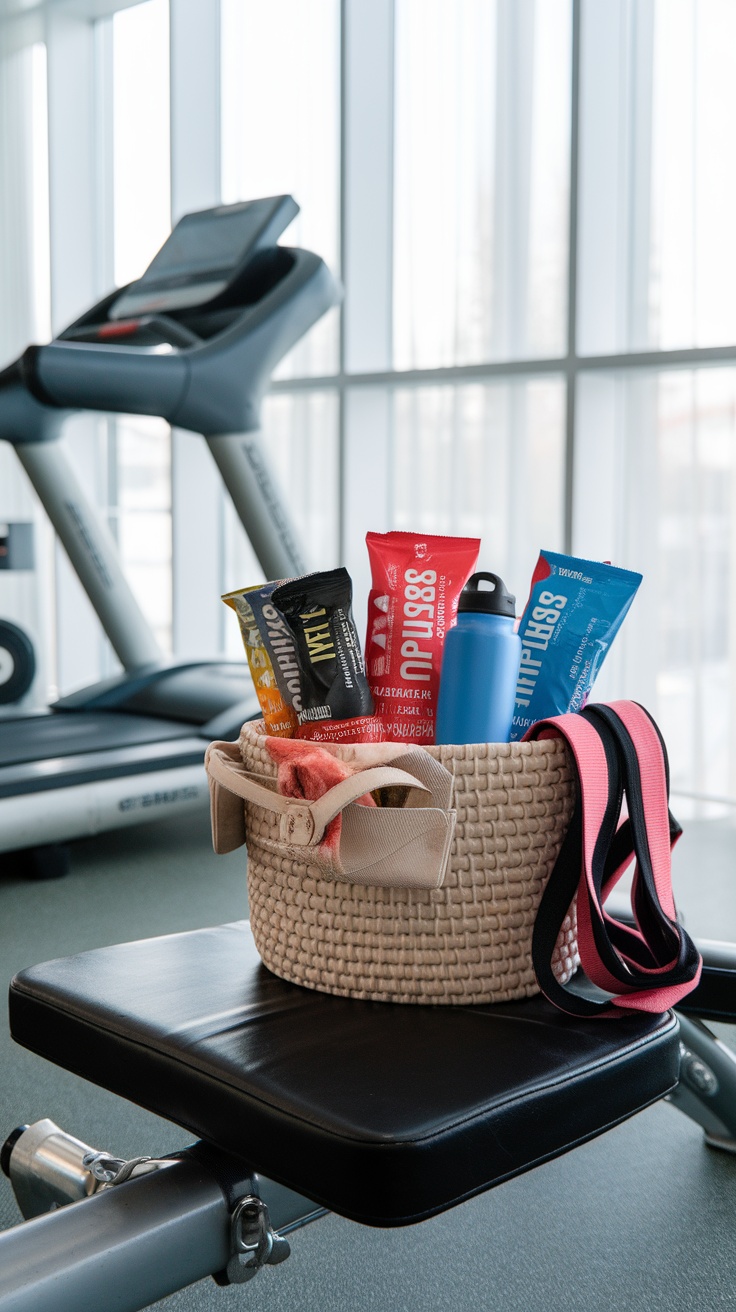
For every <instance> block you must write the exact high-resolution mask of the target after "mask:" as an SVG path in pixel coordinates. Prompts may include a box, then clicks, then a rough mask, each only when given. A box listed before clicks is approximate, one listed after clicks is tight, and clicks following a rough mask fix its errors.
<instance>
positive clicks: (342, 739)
mask: <svg viewBox="0 0 736 1312" xmlns="http://www.w3.org/2000/svg"><path fill="white" fill-rule="evenodd" d="M294 737H295V738H308V739H310V740H311V741H312V742H317V743H382V742H383V741H384V730H383V724H382V722H381V720H380V719H379V718H378V716H377V715H355V716H353V718H352V719H351V720H314V721H312V722H307V723H305V724H300V725H299V728H298V729H297V730H296V733H295V735H294Z"/></svg>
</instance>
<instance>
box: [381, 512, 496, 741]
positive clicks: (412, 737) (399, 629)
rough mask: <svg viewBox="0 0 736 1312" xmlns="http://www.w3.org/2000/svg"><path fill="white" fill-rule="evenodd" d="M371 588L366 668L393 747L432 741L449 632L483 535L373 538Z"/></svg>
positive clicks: (417, 534)
mask: <svg viewBox="0 0 736 1312" xmlns="http://www.w3.org/2000/svg"><path fill="white" fill-rule="evenodd" d="M366 543H367V546H368V555H369V557H370V564H371V579H372V587H371V593H370V596H369V598H368V629H367V633H366V668H367V671H368V682H369V684H370V689H371V692H372V693H373V700H374V702H375V704H376V714H377V715H378V716H379V717H380V719H381V720H382V722H383V729H384V736H385V739H386V741H387V742H405V741H406V742H413V743H433V742H434V737H435V714H436V708H437V693H438V690H439V683H440V669H441V666H442V651H443V648H444V644H445V634H446V633H447V630H448V629H450V628H452V626H453V624H454V623H455V620H456V618H457V604H458V601H459V599H460V593H461V592H462V589H463V586H464V584H465V583H466V581H467V579H468V578H469V577H470V575H471V574H472V573H473V570H474V569H475V566H476V563H477V560H478V551H479V550H480V539H479V538H451V537H434V536H431V535H427V534H426V533H425V534H420V533H400V532H396V533H369V534H368V535H367V536H366Z"/></svg>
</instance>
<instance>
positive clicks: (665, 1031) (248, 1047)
mask: <svg viewBox="0 0 736 1312" xmlns="http://www.w3.org/2000/svg"><path fill="white" fill-rule="evenodd" d="M698 947H699V948H700V949H701V951H702V953H703V957H704V961H705V966H704V971H703V978H702V981H701V983H700V985H699V987H698V989H697V990H696V991H695V992H694V993H692V994H691V995H690V996H689V997H688V998H687V1014H685V1011H684V1008H683V1010H681V1011H678V1014H674V1013H672V1012H665V1013H664V1014H662V1015H646V1014H644V1013H635V1014H631V1015H629V1016H626V1017H625V1018H622V1019H621V1020H620V1021H617V1022H616V1023H615V1024H607V1023H601V1022H598V1021H587V1022H582V1021H579V1020H573V1019H571V1018H568V1017H565V1016H563V1015H562V1014H561V1013H560V1012H559V1011H556V1010H555V1009H554V1008H553V1007H552V1006H551V1005H550V1004H549V1003H548V1002H546V1000H545V999H543V998H541V997H535V998H531V999H528V1000H526V1001H523V1002H514V1003H510V1004H501V1005H494V1006H480V1007H460V1008H452V1007H413V1006H403V1007H402V1006H396V1007H392V1006H379V1005H376V1004H374V1003H370V1002H356V1001H353V1000H351V999H345V998H338V997H331V996H328V995H326V994H321V993H315V992H312V991H310V990H307V989H303V988H299V987H298V986H296V985H293V984H288V983H286V982H285V981H283V980H280V979H278V978H277V977H276V976H275V975H272V974H271V973H270V972H269V971H268V970H266V969H265V967H263V966H262V965H261V963H260V960H259V958H258V956H257V954H256V951H255V947H254V945H253V941H252V938H251V935H250V930H249V926H248V924H247V922H240V923H236V924H230V925H222V926H219V927H216V928H211V929H202V930H196V931H192V932H189V933H184V934H174V935H169V936H166V937H163V938H156V939H151V940H144V941H141V942H136V943H125V944H121V945H119V946H116V947H107V948H100V949H96V950H94V951H92V952H85V953H81V954H79V955H77V956H74V957H70V958H66V959H61V960H58V961H52V962H48V963H46V964H45V965H42V966H36V967H34V968H31V969H29V970H25V971H23V972H22V973H21V974H20V975H18V976H17V977H16V979H15V980H14V981H13V983H12V985H11V992H10V1024H11V1030H12V1033H13V1036H14V1038H15V1039H16V1040H17V1041H18V1042H19V1043H20V1044H22V1045H23V1046H24V1047H26V1048H28V1049H30V1050H31V1051H33V1052H35V1053H37V1054H39V1055H40V1056H42V1057H45V1058H47V1059H49V1060H50V1061H53V1062H55V1063H56V1064H57V1065H59V1066H61V1067H64V1068H65V1069H68V1070H72V1071H74V1072H75V1073H76V1074H77V1075H80V1076H82V1077H83V1078H86V1079H88V1080H90V1081H91V1082H92V1083H94V1084H97V1085H100V1086H102V1087H103V1088H105V1089H108V1090H111V1091H112V1092H113V1093H116V1094H119V1095H120V1096H121V1097H123V1098H127V1099H129V1100H131V1101H133V1102H135V1103H138V1104H139V1105H140V1106H142V1107H145V1108H147V1109H148V1110H150V1111H152V1112H155V1113H156V1114H157V1115H159V1116H163V1117H165V1118H166V1119H167V1120H170V1121H173V1122H175V1123H176V1124H177V1125H180V1126H183V1127H185V1128H186V1129H187V1130H188V1131H190V1132H192V1133H193V1134H195V1135H196V1136H197V1137H198V1142H197V1143H196V1144H194V1145H193V1146H192V1147H190V1148H187V1149H185V1150H184V1151H183V1152H178V1153H175V1154H174V1155H172V1156H169V1157H167V1156H162V1157H161V1158H157V1159H150V1158H133V1159H131V1160H128V1161H124V1160H122V1159H119V1158H116V1157H114V1156H111V1155H110V1153H108V1152H104V1151H100V1150H97V1149H94V1148H90V1147H89V1146H88V1145H86V1144H84V1143H82V1142H81V1141H80V1140H78V1139H75V1138H73V1137H72V1136H70V1135H68V1134H65V1133H63V1132H62V1131H61V1130H60V1129H59V1128H58V1126H56V1125H54V1124H53V1122H51V1121H48V1120H41V1121H38V1122H36V1124H34V1125H32V1126H29V1127H26V1126H20V1127H18V1128H17V1129H15V1130H14V1131H13V1132H12V1134H11V1135H10V1136H9V1137H8V1139H7V1140H6V1143H5V1145H4V1147H3V1149H2V1153H1V1154H0V1157H1V1159H2V1167H3V1170H4V1171H5V1173H6V1174H7V1175H9V1177H10V1179H11V1181H12V1183H13V1187H14V1190H15V1194H16V1198H17V1200H18V1203H19V1205H20V1208H21V1211H22V1212H23V1214H24V1216H26V1217H27V1218H29V1219H28V1220H26V1221H25V1222H22V1223H20V1224H19V1225H17V1226H15V1227H13V1228H12V1229H10V1230H8V1231H5V1232H4V1233H3V1234H0V1312H78V1310H79V1308H81V1307H87V1306H90V1305H91V1302H90V1300H93V1303H94V1307H95V1309H96V1310H99V1312H136V1310H137V1309H140V1308H143V1307H146V1306H148V1305H149V1304H150V1303H153V1302H155V1301H156V1300H157V1299H160V1298H163V1297H164V1296H165V1295H167V1294H170V1293H173V1292H174V1291H175V1290H177V1289H181V1288H183V1287H184V1286H185V1285H187V1284H189V1283H193V1282H194V1281H196V1280H200V1279H202V1278H204V1277H205V1276H207V1275H213V1276H214V1277H215V1279H216V1281H217V1282H218V1283H220V1284H228V1283H244V1282H245V1281H247V1280H250V1279H252V1278H253V1277H254V1276H255V1275H257V1273H258V1271H259V1270H260V1269H262V1267H263V1266H264V1265H267V1264H271V1265H273V1264H277V1263H279V1262H281V1261H283V1260H284V1259H285V1258H286V1257H288V1255H289V1240H288V1238H287V1236H288V1235H289V1234H291V1232H292V1231H294V1230H297V1229H298V1228H299V1227H300V1226H302V1225H304V1224H306V1223H307V1222H310V1221H313V1220H316V1219H317V1218H318V1217H319V1216H321V1215H323V1214H324V1212H325V1211H326V1210H332V1211H335V1212H338V1213H340V1214H341V1215H343V1216H346V1217H349V1218H350V1219H352V1220H353V1221H356V1222H359V1223H361V1224H364V1225H369V1226H377V1227H394V1226H404V1225H411V1224H413V1223H415V1222H418V1221H422V1220H424V1219H425V1218H427V1217H430V1216H434V1215H436V1214H438V1213H440V1212H442V1211H445V1210H447V1209H448V1208H450V1207H453V1206H455V1205H456V1204H458V1203H460V1202H462V1201H463V1200H465V1199H467V1198H470V1197H472V1196H473V1195H475V1194H478V1193H481V1192H483V1191H484V1190H487V1189H490V1188H493V1187H494V1186H495V1185H498V1184H500V1183H502V1182H503V1181H505V1180H508V1179H510V1178H512V1177H513V1176H515V1175H519V1174H520V1173H522V1172H524V1171H528V1170H530V1169H532V1168H533V1167H537V1166H541V1165H542V1164H543V1163H545V1162H547V1161H549V1160H551V1159H553V1158H555V1157H558V1156H560V1155H561V1154H563V1153H565V1152H568V1151H569V1150H571V1149H573V1148H575V1147H576V1146H577V1145H578V1144H581V1143H584V1142H586V1141H587V1140H589V1139H591V1138H594V1137H595V1136H597V1135H600V1134H602V1133H604V1132H605V1131H606V1130H608V1129H610V1128H612V1127H613V1126H615V1125H618V1124H619V1123H620V1122H621V1121H623V1120H625V1119H627V1118H628V1117H630V1116H632V1115H634V1114H635V1113H636V1112H638V1111H640V1110H642V1109H643V1108H645V1107H647V1106H649V1105H650V1104H651V1103H653V1102H656V1101H657V1100H658V1099H660V1098H664V1097H669V1098H671V1099H672V1100H673V1102H675V1103H677V1104H678V1105H679V1106H680V1107H681V1109H682V1110H683V1111H685V1112H686V1113H687V1114H688V1115H690V1116H692V1117H694V1119H695V1120H696V1121H698V1122H699V1123H700V1124H701V1125H703V1126H704V1128H705V1131H706V1141H707V1142H708V1143H709V1144H711V1145H713V1146H716V1147H720V1148H726V1149H728V1150H729V1151H733V1150H734V1149H735V1148H736V1057H734V1056H733V1055H732V1054H731V1053H730V1052H729V1051H728V1050H727V1049H726V1048H724V1047H722V1045H720V1044H719V1043H718V1041H717V1040H716V1039H715V1038H714V1036H713V1035H712V1034H711V1032H710V1031H709V1030H708V1028H707V1026H706V1025H705V1024H704V1019H703V1018H704V1017H705V1018H708V1017H711V1018H717V1019H721V1020H730V1021H733V1020H735V1019H736V946H734V945H727V944H713V943H699V944H698ZM305 1034H308V1036H309V1041H308V1042H305ZM440 1053H441V1054H442V1060H438V1054H440ZM448 1071H451V1073H452V1078H451V1079H448V1078H447V1073H448ZM418 1090H419V1091H420V1096H418V1095H417V1091H418ZM51 1209H53V1210H51Z"/></svg>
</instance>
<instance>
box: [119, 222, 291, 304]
mask: <svg viewBox="0 0 736 1312" xmlns="http://www.w3.org/2000/svg"><path fill="white" fill-rule="evenodd" d="M265 205H268V207H269V209H270V208H271V202H269V201H250V202H249V203H248V204H246V205H239V206H237V209H236V212H235V213H233V211H232V209H231V207H230V206H228V209H227V210H226V211H222V212H220V213H219V214H218V212H217V210H208V211H206V212H205V213H204V214H187V215H186V216H185V217H184V218H183V219H181V220H180V221H179V223H177V225H176V227H175V228H174V231H173V232H172V234H171V236H170V237H169V239H168V241H167V242H166V244H165V245H164V246H163V247H162V248H161V250H160V251H159V253H158V255H156V256H155V257H154V259H153V261H152V262H151V264H150V265H149V266H148V268H147V269H146V272H145V273H144V275H143V277H142V278H141V279H140V282H139V283H138V287H139V288H140V290H141V291H142V290H143V285H144V283H147V284H149V285H152V284H153V283H154V282H155V283H159V282H168V280H169V278H172V277H174V278H176V279H177V280H178V279H179V278H180V277H182V276H186V275H187V274H188V275H189V276H192V275H194V276H201V275H202V274H218V273H223V274H227V273H228V272H229V271H230V269H232V268H233V266H234V265H237V264H239V263H240V259H241V256H242V255H243V254H244V253H246V252H250V250H251V248H252V247H253V246H254V245H255V244H256V242H257V239H258V237H259V236H260V231H261V228H262V227H263V219H264V213H263V207H264V206H265Z"/></svg>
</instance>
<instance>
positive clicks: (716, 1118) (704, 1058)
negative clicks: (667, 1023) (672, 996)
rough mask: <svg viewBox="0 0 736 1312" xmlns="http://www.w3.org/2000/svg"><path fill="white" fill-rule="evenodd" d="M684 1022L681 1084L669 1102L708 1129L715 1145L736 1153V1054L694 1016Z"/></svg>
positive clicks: (681, 1017) (708, 1138)
mask: <svg viewBox="0 0 736 1312" xmlns="http://www.w3.org/2000/svg"><path fill="white" fill-rule="evenodd" d="M677 1018H678V1020H679V1022H680V1083H679V1084H678V1086H677V1088H676V1089H675V1091H674V1093H671V1094H670V1095H669V1101H670V1102H671V1103H673V1104H674V1106H675V1107H678V1108H679V1109H680V1111H681V1112H684V1113H685V1115H686V1116H689V1117H690V1118H691V1119H692V1120H693V1121H697V1123H698V1125H702V1127H703V1129H704V1130H705V1141H706V1143H707V1144H709V1145H710V1146H711V1147H712V1148H723V1149H725V1150H726V1152H732V1153H733V1152H736V1055H734V1053H732V1052H731V1050H730V1048H727V1047H726V1045H725V1044H724V1043H721V1041H720V1039H717V1038H716V1036H715V1034H713V1032H712V1030H709V1029H708V1026H707V1025H704V1024H703V1022H702V1021H700V1020H697V1019H696V1018H695V1017H693V1016H684V1015H683V1014H682V1012H678V1013H677Z"/></svg>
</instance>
